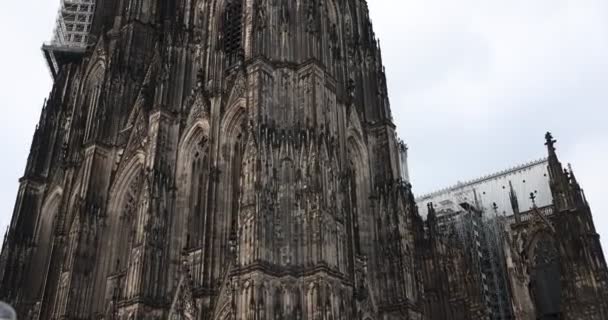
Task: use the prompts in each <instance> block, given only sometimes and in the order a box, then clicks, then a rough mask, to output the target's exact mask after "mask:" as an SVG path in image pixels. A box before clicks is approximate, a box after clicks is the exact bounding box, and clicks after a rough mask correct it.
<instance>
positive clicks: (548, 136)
mask: <svg viewBox="0 0 608 320" xmlns="http://www.w3.org/2000/svg"><path fill="white" fill-rule="evenodd" d="M545 140H546V142H545V145H546V146H547V147H548V148H549V150H551V151H555V143H556V142H557V140H555V139H554V138H553V135H552V134H551V132H547V133H546V134H545Z"/></svg>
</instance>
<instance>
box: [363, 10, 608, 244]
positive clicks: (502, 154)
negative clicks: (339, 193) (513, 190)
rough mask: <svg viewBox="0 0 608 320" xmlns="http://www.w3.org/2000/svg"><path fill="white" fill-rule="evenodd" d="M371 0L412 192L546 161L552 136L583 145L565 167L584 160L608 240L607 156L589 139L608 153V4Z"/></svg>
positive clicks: (566, 157)
mask: <svg viewBox="0 0 608 320" xmlns="http://www.w3.org/2000/svg"><path fill="white" fill-rule="evenodd" d="M368 2H369V7H370V12H371V16H372V17H373V18H374V19H373V20H374V26H375V30H376V33H377V36H378V37H379V38H380V40H381V43H382V48H383V56H384V62H385V64H386V67H387V73H388V84H389V93H390V95H391V105H392V109H393V116H394V118H395V122H396V124H397V126H398V130H399V132H400V134H401V135H402V136H403V138H404V139H405V140H406V141H407V142H408V143H409V144H410V147H411V152H410V155H411V156H410V157H411V163H410V165H411V174H412V178H413V180H414V181H413V182H414V188H415V190H416V191H418V192H417V193H420V194H421V193H426V192H428V191H432V190H434V189H437V188H440V187H443V186H446V185H450V184H452V183H454V182H456V181H459V180H466V179H468V178H473V177H476V176H480V175H482V174H485V173H490V172H493V171H497V170H500V169H503V168H507V167H510V166H512V165H514V164H516V163H523V162H526V161H528V160H532V159H535V158H540V157H542V156H544V155H545V153H546V152H545V148H544V146H543V143H544V140H543V135H544V132H545V131H547V130H551V131H554V133H555V135H556V136H557V137H558V139H560V145H559V147H560V148H561V149H563V150H570V149H572V148H576V149H577V151H576V154H573V153H570V152H562V153H563V155H562V160H563V161H564V162H567V161H571V162H573V164H574V165H575V167H576V168H578V167H579V166H580V165H579V164H577V163H578V162H581V163H584V167H585V168H586V169H585V170H587V172H580V171H581V169H579V172H580V174H579V175H580V176H581V180H582V182H583V187H585V188H586V190H587V194H588V196H589V198H590V199H591V202H592V209H593V211H594V212H595V219H596V224H597V226H598V230H599V232H600V234H602V235H605V236H606V237H608V221H607V219H605V218H603V217H601V216H602V214H603V213H604V212H606V210H605V209H608V208H606V207H605V206H604V205H603V204H601V203H600V201H601V199H602V197H601V195H600V194H601V192H602V191H603V190H602V189H603V188H602V184H603V183H604V181H606V179H605V178H606V177H605V176H603V175H602V174H601V172H605V170H604V168H603V164H602V163H604V162H606V161H607V160H608V154H606V153H605V152H598V151H597V150H595V151H594V149H593V148H591V147H590V144H589V143H588V142H587V141H588V139H590V138H593V140H594V141H596V142H595V143H593V145H596V146H598V147H599V146H604V150H606V149H608V148H606V144H600V143H599V141H608V126H606V125H605V123H606V120H605V119H606V118H607V116H608V108H607V107H606V103H607V101H608V59H607V58H606V57H608V2H607V1H605V0H535V1H525V0H492V1H481V0H462V1H447V0H425V1H422V0H404V1H384V0H370V1H368ZM574 146H576V147H574ZM600 148H601V147H600ZM592 159H593V160H592ZM593 198H597V199H599V201H593Z"/></svg>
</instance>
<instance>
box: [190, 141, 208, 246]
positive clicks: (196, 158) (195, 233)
mask: <svg viewBox="0 0 608 320" xmlns="http://www.w3.org/2000/svg"><path fill="white" fill-rule="evenodd" d="M190 174H191V180H190V207H189V209H190V221H189V224H188V225H189V227H188V228H189V234H190V236H191V242H192V243H189V244H188V245H191V246H194V247H195V248H198V247H201V246H202V245H203V241H204V233H205V227H206V226H205V212H206V206H207V203H206V199H207V182H208V180H209V179H208V157H207V149H206V144H205V142H201V143H200V144H199V146H198V148H197V149H196V150H195V151H194V153H193V155H192V163H191V168H190Z"/></svg>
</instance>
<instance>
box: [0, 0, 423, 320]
mask: <svg viewBox="0 0 608 320" xmlns="http://www.w3.org/2000/svg"><path fill="white" fill-rule="evenodd" d="M57 61H58V62H57V63H58V66H57V70H56V71H57V72H56V76H55V84H54V86H53V90H52V92H51V94H50V97H49V98H48V100H47V101H46V102H45V105H44V107H43V110H42V115H41V118H40V122H39V124H38V127H37V129H36V132H35V134H34V139H33V143H32V148H31V152H30V156H29V158H28V164H27V169H26V172H25V174H24V177H23V178H22V179H21V186H20V189H19V195H18V199H17V203H16V206H15V211H14V215H13V219H12V222H11V225H10V230H9V233H8V236H7V238H6V240H5V243H4V250H3V251H2V255H1V256H0V279H1V282H0V287H1V288H2V290H1V291H0V292H1V293H2V297H0V298H2V299H6V300H8V301H10V302H12V303H14V304H15V305H16V306H17V308H18V312H19V313H20V315H21V317H22V318H24V319H166V318H170V319H209V320H225V319H239V320H240V319H247V320H253V319H255V320H265V319H302V320H303V319H307V320H321V319H322V320H333V319H343V320H346V319H369V320H373V319H383V320H391V319H421V313H420V312H421V311H420V310H421V306H422V304H421V299H422V297H423V289H422V287H421V283H420V278H421V277H420V276H419V275H418V274H417V273H416V271H415V268H414V236H413V230H410V228H412V227H411V226H412V225H413V223H412V220H413V219H417V213H416V212H417V210H416V208H415V204H414V198H413V196H412V193H411V190H410V189H411V187H410V185H409V184H408V183H406V182H405V181H403V180H402V179H401V177H406V176H407V172H403V171H404V170H406V169H404V168H406V166H403V165H402V164H403V163H404V159H403V155H402V154H400V153H403V149H404V147H403V146H402V145H400V144H399V142H398V140H397V139H396V134H395V126H394V124H393V123H392V118H391V114H390V108H389V102H388V96H387V90H386V77H385V73H384V68H383V65H382V60H381V54H380V48H379V45H378V42H377V40H376V38H375V36H374V32H373V30H372V27H371V22H370V19H369V14H368V8H367V4H366V2H365V1H364V0H306V1H292V0H169V1H167V0H162V1H161V0H148V1H141V0H97V3H96V11H95V15H94V20H93V24H92V26H91V34H90V35H89V37H88V46H87V48H86V50H84V51H83V52H80V51H78V52H71V53H70V54H65V55H62V56H61V59H58V60H57Z"/></svg>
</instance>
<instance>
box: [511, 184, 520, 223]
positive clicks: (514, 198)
mask: <svg viewBox="0 0 608 320" xmlns="http://www.w3.org/2000/svg"><path fill="white" fill-rule="evenodd" d="M509 200H511V208H512V209H513V215H515V221H516V222H517V223H519V222H521V217H520V215H519V213H520V212H519V200H518V199H517V194H516V193H515V189H514V188H513V183H512V182H511V181H509Z"/></svg>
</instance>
